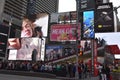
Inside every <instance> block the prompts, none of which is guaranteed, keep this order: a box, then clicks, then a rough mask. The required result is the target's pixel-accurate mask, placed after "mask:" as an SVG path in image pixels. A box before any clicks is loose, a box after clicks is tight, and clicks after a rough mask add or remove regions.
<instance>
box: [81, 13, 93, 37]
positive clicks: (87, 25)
mask: <svg viewBox="0 0 120 80" xmlns="http://www.w3.org/2000/svg"><path fill="white" fill-rule="evenodd" d="M81 29H82V30H81V32H82V39H92V38H94V34H95V32H94V11H84V12H83V23H82V27H81Z"/></svg>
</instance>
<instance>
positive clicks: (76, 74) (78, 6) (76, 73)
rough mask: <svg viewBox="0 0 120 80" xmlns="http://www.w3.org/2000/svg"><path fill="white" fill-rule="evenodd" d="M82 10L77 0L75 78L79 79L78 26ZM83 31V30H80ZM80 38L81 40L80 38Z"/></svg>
mask: <svg viewBox="0 0 120 80" xmlns="http://www.w3.org/2000/svg"><path fill="white" fill-rule="evenodd" d="M79 10H80V0H76V11H77V19H76V48H77V49H76V72H75V78H76V79H79V72H78V66H79V63H78V57H79V56H78V46H79V45H80V43H79V40H80V39H81V37H80V39H79V36H78V27H79V25H80V24H79V15H80V14H79V12H80V11H79ZM80 31H81V30H80ZM80 35H81V32H80ZM78 39H79V40H78Z"/></svg>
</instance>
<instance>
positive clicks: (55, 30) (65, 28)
mask: <svg viewBox="0 0 120 80" xmlns="http://www.w3.org/2000/svg"><path fill="white" fill-rule="evenodd" d="M75 40H76V24H54V25H52V26H51V32H50V41H60V42H62V41H75Z"/></svg>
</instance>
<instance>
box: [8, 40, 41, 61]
mask: <svg viewBox="0 0 120 80" xmlns="http://www.w3.org/2000/svg"><path fill="white" fill-rule="evenodd" d="M8 41H9V45H8V49H10V51H9V57H8V59H9V60H11V59H12V60H13V59H14V60H33V59H36V60H39V59H40V50H41V49H40V45H41V40H40V39H39V38H20V39H19V38H11V39H10V40H8ZM33 55H34V56H36V57H34V58H33ZM12 57H14V58H12Z"/></svg>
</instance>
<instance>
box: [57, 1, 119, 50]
mask: <svg viewBox="0 0 120 80" xmlns="http://www.w3.org/2000/svg"><path fill="white" fill-rule="evenodd" d="M110 2H112V3H113V6H114V7H118V6H120V0H110ZM68 3H69V4H68ZM66 4H67V5H66ZM70 11H76V0H59V9H58V12H70ZM117 16H118V18H119V21H120V8H118V15H117ZM96 37H100V38H103V39H105V40H106V41H107V44H108V45H114V44H117V45H118V46H119V49H120V33H97V34H96Z"/></svg>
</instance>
